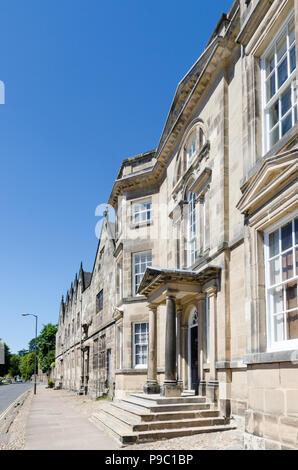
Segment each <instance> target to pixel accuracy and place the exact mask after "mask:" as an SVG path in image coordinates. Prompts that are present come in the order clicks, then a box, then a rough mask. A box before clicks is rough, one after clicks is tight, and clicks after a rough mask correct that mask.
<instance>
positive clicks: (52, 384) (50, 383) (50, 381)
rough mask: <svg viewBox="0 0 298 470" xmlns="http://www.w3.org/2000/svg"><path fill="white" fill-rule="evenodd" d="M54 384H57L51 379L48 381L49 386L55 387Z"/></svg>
mask: <svg viewBox="0 0 298 470" xmlns="http://www.w3.org/2000/svg"><path fill="white" fill-rule="evenodd" d="M54 385H55V383H54V382H53V381H52V380H49V381H48V387H49V388H53V387H54Z"/></svg>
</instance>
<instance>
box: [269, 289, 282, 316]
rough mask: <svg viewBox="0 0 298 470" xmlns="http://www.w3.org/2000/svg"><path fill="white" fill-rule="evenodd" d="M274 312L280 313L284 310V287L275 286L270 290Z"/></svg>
mask: <svg viewBox="0 0 298 470" xmlns="http://www.w3.org/2000/svg"><path fill="white" fill-rule="evenodd" d="M270 297H271V301H270V303H271V309H272V313H280V312H282V311H283V289H282V287H275V288H274V289H271V290H270Z"/></svg>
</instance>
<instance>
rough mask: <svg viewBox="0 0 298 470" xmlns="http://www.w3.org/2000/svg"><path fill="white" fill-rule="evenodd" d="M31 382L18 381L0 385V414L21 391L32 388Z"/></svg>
mask: <svg viewBox="0 0 298 470" xmlns="http://www.w3.org/2000/svg"><path fill="white" fill-rule="evenodd" d="M32 387H33V384H32V383H31V382H28V383H19V384H8V385H0V415H1V414H2V413H3V412H4V411H5V410H6V408H8V407H9V405H11V404H12V403H13V402H14V401H15V400H16V399H17V398H18V397H19V396H20V395H22V393H24V392H26V390H29V388H32Z"/></svg>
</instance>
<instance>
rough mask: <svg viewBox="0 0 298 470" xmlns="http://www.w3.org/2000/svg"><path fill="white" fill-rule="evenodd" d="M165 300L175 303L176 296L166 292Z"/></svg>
mask: <svg viewBox="0 0 298 470" xmlns="http://www.w3.org/2000/svg"><path fill="white" fill-rule="evenodd" d="M166 299H167V300H175V301H176V294H174V293H173V292H167V293H166Z"/></svg>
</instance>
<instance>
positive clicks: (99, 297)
mask: <svg viewBox="0 0 298 470" xmlns="http://www.w3.org/2000/svg"><path fill="white" fill-rule="evenodd" d="M96 304H97V305H96V311H97V312H99V311H100V310H102V309H103V290H101V291H100V292H99V293H98V294H97V296H96Z"/></svg>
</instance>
